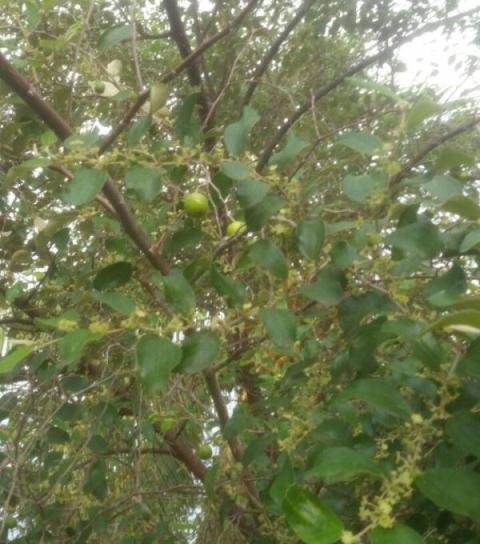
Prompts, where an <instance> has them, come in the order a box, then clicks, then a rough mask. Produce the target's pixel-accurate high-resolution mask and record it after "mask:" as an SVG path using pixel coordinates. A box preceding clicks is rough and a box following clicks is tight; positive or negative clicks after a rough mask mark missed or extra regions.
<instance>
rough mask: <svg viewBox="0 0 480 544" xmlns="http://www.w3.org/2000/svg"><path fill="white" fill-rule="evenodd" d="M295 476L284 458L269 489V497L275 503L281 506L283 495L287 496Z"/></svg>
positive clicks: (288, 462) (290, 465) (289, 462)
mask: <svg viewBox="0 0 480 544" xmlns="http://www.w3.org/2000/svg"><path fill="white" fill-rule="evenodd" d="M294 481H295V474H294V472H293V467H292V463H291V461H290V458H289V457H286V458H285V460H284V462H283V464H282V468H281V469H280V471H279V473H278V474H277V475H276V476H275V479H274V480H273V482H272V485H271V486H270V489H269V494H270V497H271V498H272V499H273V501H274V502H275V503H277V504H278V505H281V504H282V502H283V499H284V498H285V495H286V494H287V491H288V488H289V487H290V486H291V485H292V484H293V483H294Z"/></svg>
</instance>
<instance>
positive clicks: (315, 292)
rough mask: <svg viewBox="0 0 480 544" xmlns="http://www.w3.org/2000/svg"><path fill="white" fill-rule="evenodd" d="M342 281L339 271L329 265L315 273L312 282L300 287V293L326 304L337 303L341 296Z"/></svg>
mask: <svg viewBox="0 0 480 544" xmlns="http://www.w3.org/2000/svg"><path fill="white" fill-rule="evenodd" d="M342 282H343V274H342V273H341V272H339V271H338V270H335V269H333V268H330V267H328V268H324V269H322V270H321V271H320V272H319V273H318V274H317V277H316V279H315V281H314V283H310V284H308V285H304V286H302V287H301V288H300V293H302V295H304V296H306V297H307V298H309V299H310V300H314V301H316V302H320V304H325V305H326V306H330V305H332V304H338V303H339V302H340V301H341V299H342V296H343V287H342Z"/></svg>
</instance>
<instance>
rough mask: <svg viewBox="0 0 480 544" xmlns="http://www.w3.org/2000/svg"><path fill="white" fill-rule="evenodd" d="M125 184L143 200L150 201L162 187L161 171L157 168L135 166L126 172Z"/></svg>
mask: <svg viewBox="0 0 480 544" xmlns="http://www.w3.org/2000/svg"><path fill="white" fill-rule="evenodd" d="M125 186H126V187H127V189H130V190H132V191H134V192H135V193H136V194H137V196H138V198H139V199H140V200H142V201H143V202H151V201H152V200H153V199H154V198H155V197H156V196H157V195H158V193H159V192H160V190H161V188H162V173H161V172H160V170H158V169H157V168H146V167H143V166H135V167H134V168H131V169H130V170H129V171H128V172H127V175H126V176H125Z"/></svg>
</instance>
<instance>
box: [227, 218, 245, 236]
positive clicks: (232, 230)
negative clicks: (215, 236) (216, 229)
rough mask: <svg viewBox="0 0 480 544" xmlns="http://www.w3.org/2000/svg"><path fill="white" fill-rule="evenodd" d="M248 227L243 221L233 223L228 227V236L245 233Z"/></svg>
mask: <svg viewBox="0 0 480 544" xmlns="http://www.w3.org/2000/svg"><path fill="white" fill-rule="evenodd" d="M246 228H247V225H245V223H244V222H243V221H232V222H231V223H230V224H229V225H228V227H227V236H235V234H238V233H239V232H240V231H244V230H245V229H246Z"/></svg>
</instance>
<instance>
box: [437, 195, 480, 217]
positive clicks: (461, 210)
mask: <svg viewBox="0 0 480 544" xmlns="http://www.w3.org/2000/svg"><path fill="white" fill-rule="evenodd" d="M442 208H443V209H444V210H446V211H447V212H450V213H455V214H457V215H459V216H460V217H464V218H465V219H470V220H472V221H477V220H478V219H480V206H479V205H478V204H477V203H476V202H475V201H474V200H473V199H472V198H469V197H468V196H463V195H458V196H452V197H451V198H449V199H448V200H447V201H446V202H444V203H443V205H442Z"/></svg>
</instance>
